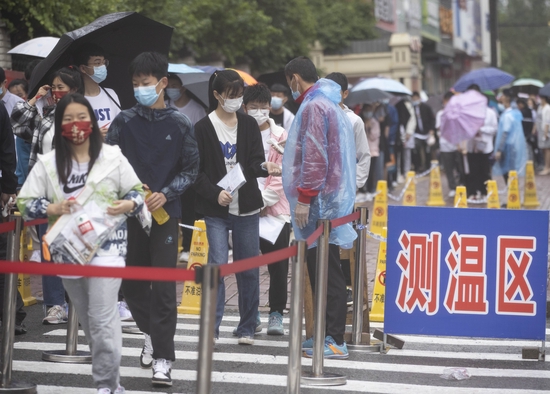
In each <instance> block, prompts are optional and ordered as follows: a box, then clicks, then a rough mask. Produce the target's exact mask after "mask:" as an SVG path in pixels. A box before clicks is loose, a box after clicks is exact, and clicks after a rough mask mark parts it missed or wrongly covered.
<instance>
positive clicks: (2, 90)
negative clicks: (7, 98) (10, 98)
mask: <svg viewBox="0 0 550 394" xmlns="http://www.w3.org/2000/svg"><path fill="white" fill-rule="evenodd" d="M3 94H4V89H2V88H1V87H0V96H1V95H3Z"/></svg>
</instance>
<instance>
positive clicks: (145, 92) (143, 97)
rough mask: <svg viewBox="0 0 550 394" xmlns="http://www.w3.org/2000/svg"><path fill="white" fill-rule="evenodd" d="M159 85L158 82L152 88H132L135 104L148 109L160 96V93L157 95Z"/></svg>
mask: <svg viewBox="0 0 550 394" xmlns="http://www.w3.org/2000/svg"><path fill="white" fill-rule="evenodd" d="M159 83H160V81H158V82H157V84H156V85H154V86H140V87H137V88H134V97H135V98H136V100H137V102H138V103H140V104H141V105H143V106H145V107H150V106H152V105H153V104H155V103H156V102H157V100H158V98H159V96H160V93H157V85H158V84H159Z"/></svg>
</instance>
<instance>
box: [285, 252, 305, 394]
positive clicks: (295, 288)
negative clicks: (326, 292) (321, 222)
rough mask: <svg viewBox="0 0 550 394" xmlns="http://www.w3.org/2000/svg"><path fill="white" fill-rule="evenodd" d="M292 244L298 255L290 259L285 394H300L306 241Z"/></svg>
mask: <svg viewBox="0 0 550 394" xmlns="http://www.w3.org/2000/svg"><path fill="white" fill-rule="evenodd" d="M294 244H295V245H297V247H298V254H297V255H296V256H295V257H293V258H292V282H291V284H290V297H291V298H290V332H289V337H290V338H289V339H290V340H289V353H288V378H287V385H286V392H287V394H299V393H300V378H301V369H302V318H303V312H304V311H303V309H304V279H305V264H306V255H307V243H306V241H294Z"/></svg>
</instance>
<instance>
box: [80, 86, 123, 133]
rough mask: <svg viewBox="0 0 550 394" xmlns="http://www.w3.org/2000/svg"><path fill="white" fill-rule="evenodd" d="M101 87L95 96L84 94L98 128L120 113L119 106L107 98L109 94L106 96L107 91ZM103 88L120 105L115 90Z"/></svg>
mask: <svg viewBox="0 0 550 394" xmlns="http://www.w3.org/2000/svg"><path fill="white" fill-rule="evenodd" d="M103 89H104V88H100V89H99V94H98V95H97V96H93V97H92V96H85V97H86V99H87V100H88V101H89V102H90V105H91V106H92V108H93V109H94V113H95V118H96V119H97V125H98V126H99V128H102V127H104V126H109V125H110V124H111V122H112V121H113V120H114V119H115V118H116V116H117V115H118V114H119V113H120V108H119V107H118V106H117V105H116V104H115V103H114V102H113V100H111V99H110V98H109V96H107V93H105V91H104V90H103ZM105 90H106V91H107V92H109V94H110V95H111V97H112V98H113V99H114V100H115V101H116V102H117V103H118V104H119V105H120V100H119V99H118V96H117V94H116V93H115V91H114V90H113V89H109V88H105Z"/></svg>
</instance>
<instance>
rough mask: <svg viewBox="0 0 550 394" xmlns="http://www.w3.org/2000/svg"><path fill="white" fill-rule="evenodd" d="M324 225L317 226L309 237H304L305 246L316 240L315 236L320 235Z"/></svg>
mask: <svg viewBox="0 0 550 394" xmlns="http://www.w3.org/2000/svg"><path fill="white" fill-rule="evenodd" d="M324 227H325V226H319V227H317V230H315V231H314V232H313V233H312V234H311V235H310V236H309V237H307V239H306V243H307V246H311V244H312V243H313V242H315V241H317V238H319V237H320V236H321V233H322V232H323V229H324Z"/></svg>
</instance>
